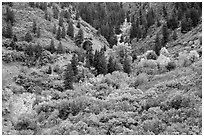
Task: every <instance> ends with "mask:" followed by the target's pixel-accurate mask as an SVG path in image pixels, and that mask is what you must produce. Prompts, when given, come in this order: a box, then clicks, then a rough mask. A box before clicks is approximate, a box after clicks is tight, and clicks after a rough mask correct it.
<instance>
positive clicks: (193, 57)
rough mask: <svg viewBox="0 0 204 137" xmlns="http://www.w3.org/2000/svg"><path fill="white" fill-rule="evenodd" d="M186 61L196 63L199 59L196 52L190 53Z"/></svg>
mask: <svg viewBox="0 0 204 137" xmlns="http://www.w3.org/2000/svg"><path fill="white" fill-rule="evenodd" d="M188 59H189V60H191V61H192V62H195V61H198V59H199V54H198V52H197V51H196V50H192V51H190V53H189V55H188Z"/></svg>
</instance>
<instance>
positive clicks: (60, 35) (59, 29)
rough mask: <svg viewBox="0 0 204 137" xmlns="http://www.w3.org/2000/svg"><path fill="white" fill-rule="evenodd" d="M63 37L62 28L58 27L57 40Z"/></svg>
mask: <svg viewBox="0 0 204 137" xmlns="http://www.w3.org/2000/svg"><path fill="white" fill-rule="evenodd" d="M61 37H62V33H61V28H60V26H59V27H58V30H57V36H56V39H57V40H60V39H61Z"/></svg>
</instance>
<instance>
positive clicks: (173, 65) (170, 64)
mask: <svg viewBox="0 0 204 137" xmlns="http://www.w3.org/2000/svg"><path fill="white" fill-rule="evenodd" d="M166 68H167V69H168V70H169V71H171V70H173V69H175V68H176V63H175V62H173V61H171V62H168V65H167V66H166Z"/></svg>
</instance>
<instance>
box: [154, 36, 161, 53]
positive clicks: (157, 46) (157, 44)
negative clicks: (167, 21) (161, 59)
mask: <svg viewBox="0 0 204 137" xmlns="http://www.w3.org/2000/svg"><path fill="white" fill-rule="evenodd" d="M160 50H161V42H160V39H159V34H156V38H155V46H154V51H155V53H156V54H157V56H159V55H160Z"/></svg>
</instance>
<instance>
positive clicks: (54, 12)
mask: <svg viewBox="0 0 204 137" xmlns="http://www.w3.org/2000/svg"><path fill="white" fill-rule="evenodd" d="M58 16H59V10H58V9H57V7H55V6H53V17H54V18H55V19H58Z"/></svg>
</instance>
